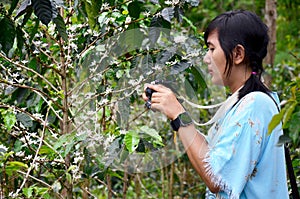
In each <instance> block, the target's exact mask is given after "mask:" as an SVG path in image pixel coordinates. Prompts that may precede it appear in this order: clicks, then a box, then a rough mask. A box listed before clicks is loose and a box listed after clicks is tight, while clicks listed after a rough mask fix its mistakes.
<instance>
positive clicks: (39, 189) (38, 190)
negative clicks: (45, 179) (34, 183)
mask: <svg viewBox="0 0 300 199" xmlns="http://www.w3.org/2000/svg"><path fill="white" fill-rule="evenodd" d="M48 190H49V188H46V187H34V191H35V193H36V194H37V195H39V196H42V195H44V194H46V193H47V192H48Z"/></svg>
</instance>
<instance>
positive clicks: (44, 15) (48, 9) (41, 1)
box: [32, 0, 56, 26]
mask: <svg viewBox="0 0 300 199" xmlns="http://www.w3.org/2000/svg"><path fill="white" fill-rule="evenodd" d="M32 6H33V10H34V14H35V15H36V16H37V17H38V19H39V20H40V21H41V22H42V23H43V24H45V25H46V26H47V25H48V24H49V22H50V21H51V19H52V15H53V10H54V9H56V8H54V7H52V4H51V2H50V1H49V0H32Z"/></svg>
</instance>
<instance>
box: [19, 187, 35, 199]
mask: <svg viewBox="0 0 300 199" xmlns="http://www.w3.org/2000/svg"><path fill="white" fill-rule="evenodd" d="M22 192H23V194H24V195H25V196H26V197H27V198H31V197H32V193H33V187H29V188H23V189H22Z"/></svg>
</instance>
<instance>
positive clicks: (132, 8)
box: [128, 1, 143, 19]
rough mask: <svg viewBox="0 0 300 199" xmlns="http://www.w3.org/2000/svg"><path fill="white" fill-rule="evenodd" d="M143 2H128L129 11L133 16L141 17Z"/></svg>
mask: <svg viewBox="0 0 300 199" xmlns="http://www.w3.org/2000/svg"><path fill="white" fill-rule="evenodd" d="M142 6H143V4H142V3H141V2H139V1H133V2H131V3H129V4H128V12H129V15H130V16H131V17H132V18H135V19H137V18H139V16H140V13H141V11H142Z"/></svg>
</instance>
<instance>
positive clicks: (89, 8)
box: [84, 0, 102, 30]
mask: <svg viewBox="0 0 300 199" xmlns="http://www.w3.org/2000/svg"><path fill="white" fill-rule="evenodd" d="M84 3H85V4H84V5H85V11H86V14H87V16H88V23H89V26H90V28H91V29H94V30H97V29H98V25H97V17H98V15H99V12H100V8H101V6H102V0H85V2H84Z"/></svg>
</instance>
